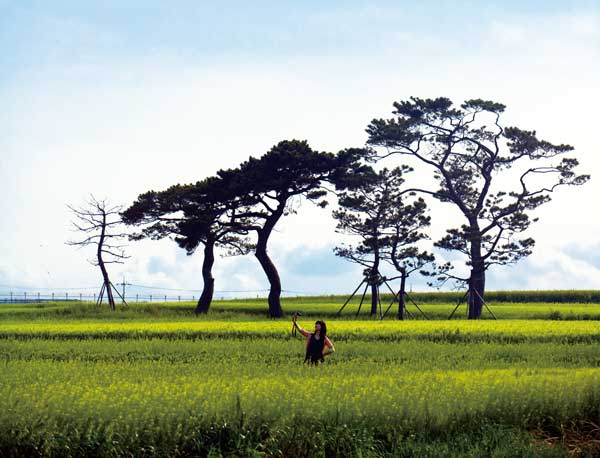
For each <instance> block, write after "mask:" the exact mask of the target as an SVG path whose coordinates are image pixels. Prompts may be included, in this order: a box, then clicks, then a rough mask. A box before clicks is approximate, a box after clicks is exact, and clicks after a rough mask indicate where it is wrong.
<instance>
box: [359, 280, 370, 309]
mask: <svg viewBox="0 0 600 458" xmlns="http://www.w3.org/2000/svg"><path fill="white" fill-rule="evenodd" d="M363 281H364V280H363ZM367 289H369V282H366V285H365V290H364V291H363V294H362V297H361V298H360V304H358V312H356V316H358V314H359V313H360V308H361V307H362V305H363V301H364V300H365V296H366V295H367Z"/></svg>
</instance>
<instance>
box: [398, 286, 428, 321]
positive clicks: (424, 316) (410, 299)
mask: <svg viewBox="0 0 600 458" xmlns="http://www.w3.org/2000/svg"><path fill="white" fill-rule="evenodd" d="M404 295H405V296H406V297H407V298H408V300H409V301H411V302H412V303H413V305H414V306H415V307H416V308H417V310H418V311H419V312H421V315H423V318H425V319H426V320H428V319H429V317H428V316H427V315H426V314H425V312H424V311H423V310H421V307H419V305H418V304H417V303H416V302H415V301H413V299H412V297H410V296H409V295H408V293H407V292H406V291H405V292H404ZM406 312H407V313H408V310H406Z"/></svg>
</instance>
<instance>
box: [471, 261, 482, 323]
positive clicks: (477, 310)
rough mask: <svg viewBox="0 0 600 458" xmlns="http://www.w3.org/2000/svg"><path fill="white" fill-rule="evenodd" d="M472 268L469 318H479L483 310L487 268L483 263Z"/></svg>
mask: <svg viewBox="0 0 600 458" xmlns="http://www.w3.org/2000/svg"><path fill="white" fill-rule="evenodd" d="M478 264H480V266H478V267H477V268H475V267H474V268H473V269H471V277H470V278H469V319H470V320H478V319H479V318H481V312H482V311H483V297H484V295H485V269H484V268H483V263H482V262H480V263H478Z"/></svg>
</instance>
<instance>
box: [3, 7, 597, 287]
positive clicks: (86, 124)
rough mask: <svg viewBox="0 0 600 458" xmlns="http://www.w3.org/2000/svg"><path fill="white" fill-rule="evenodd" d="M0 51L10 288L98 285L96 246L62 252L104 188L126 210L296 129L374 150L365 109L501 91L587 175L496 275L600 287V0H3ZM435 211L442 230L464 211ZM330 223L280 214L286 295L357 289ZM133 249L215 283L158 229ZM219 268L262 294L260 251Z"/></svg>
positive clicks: (154, 279) (133, 272) (546, 211)
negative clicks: (527, 252)
mask: <svg viewBox="0 0 600 458" xmlns="http://www.w3.org/2000/svg"><path fill="white" fill-rule="evenodd" d="M0 47H1V48H0V50H1V52H0V106H2V110H0V183H2V190H3V193H2V196H1V197H0V234H2V237H0V295H1V294H7V293H8V292H9V291H14V292H15V293H16V292H21V291H29V292H30V293H33V292H39V291H41V292H42V294H43V293H45V292H48V291H56V292H57V293H58V292H60V291H67V289H68V288H72V289H69V290H68V291H72V292H73V294H76V292H77V291H83V292H87V291H92V290H94V291H95V290H97V289H99V285H100V284H101V278H100V276H99V272H98V271H97V268H95V267H93V266H91V265H89V264H88V263H87V262H86V260H87V259H88V258H90V257H91V256H92V255H93V251H86V249H82V250H77V249H75V248H74V247H72V246H68V245H66V244H65V242H66V241H67V240H73V239H74V238H77V234H75V233H73V232H71V231H70V229H69V225H70V221H71V220H72V215H71V214H70V213H69V209H68V208H67V205H75V206H79V205H82V204H84V202H85V200H86V198H87V197H88V196H89V195H90V194H93V195H94V196H96V197H97V198H100V199H107V200H108V201H109V202H110V203H112V204H115V205H123V206H125V207H126V206H128V205H130V204H131V203H132V202H133V201H134V200H135V198H136V196H138V195H139V194H140V193H143V192H145V191H148V190H151V189H152V190H161V189H165V188H166V187H168V186H170V185H172V184H176V183H189V182H196V181H198V180H201V179H202V178H205V177H208V176H211V175H214V174H215V172H216V171H217V170H219V169H221V168H230V167H235V166H236V165H238V164H239V163H240V162H242V161H243V160H245V159H247V158H248V157H249V156H255V157H258V156H260V155H262V154H264V153H265V152H266V151H268V150H269V149H270V147H271V146H272V145H274V144H276V143H278V142H279V141H281V140H284V139H292V138H295V139H306V140H308V142H309V144H310V145H311V147H312V148H313V149H316V150H319V151H330V152H337V151H339V150H340V149H343V148H347V147H353V146H362V145H364V144H365V142H366V140H367V135H366V133H365V128H366V126H367V125H368V123H369V122H370V120H371V119H373V118H380V117H389V116H391V111H392V104H393V102H394V101H399V100H406V99H408V98H409V97H411V96H417V97H439V96H444V97H449V98H451V99H452V100H453V101H454V102H455V103H457V104H460V103H462V101H464V100H467V99H471V98H482V99H487V100H493V101H497V102H500V103H503V104H505V105H506V106H507V110H506V112H505V114H504V116H503V120H504V122H505V124H506V125H516V126H519V127H521V128H524V129H528V130H536V132H537V133H538V135H539V136H540V137H541V138H543V139H546V140H548V141H551V142H553V143H568V144H571V145H573V146H574V147H575V152H574V155H575V157H577V158H578V160H579V161H580V171H581V173H589V174H591V175H592V179H591V180H590V181H589V182H588V183H587V184H586V185H585V186H583V187H581V188H571V189H560V190H559V192H557V193H556V194H555V195H554V196H553V200H552V201H551V202H550V203H548V204H546V205H545V206H543V207H541V208H540V209H538V210H536V212H535V216H537V217H539V222H537V223H535V224H533V225H532V226H531V228H530V229H529V230H528V232H527V235H528V236H531V237H533V238H534V239H535V240H536V247H535V249H534V253H533V254H532V255H531V256H530V257H529V258H527V259H526V260H523V261H521V262H519V263H518V264H516V265H514V266H509V267H498V268H493V270H491V271H490V272H489V274H488V280H487V286H488V288H489V289H600V241H599V240H598V235H599V234H600V217H598V211H597V209H596V207H595V206H594V203H593V202H594V200H595V198H596V196H598V195H600V185H599V184H598V183H600V156H599V154H598V149H599V143H600V142H599V141H598V136H597V134H596V131H597V122H598V121H597V119H598V115H597V107H598V106H600V90H599V86H600V84H599V83H600V3H598V2H597V1H572V2H569V1H519V2H516V1H502V2H500V1H453V2H449V1H422V2H408V1H389V2H388V1H369V2H366V1H328V2H316V1H303V2H286V1H255V2H241V1H226V2H209V1H206V2H197V1H178V2H159V1H149V0H146V1H144V2H141V1H139V2H138V1H103V2H78V1H60V0H55V1H52V2H47V1H26V0H20V1H12V0H0ZM385 165H390V166H391V165H393V164H392V162H390V163H389V164H385ZM431 211H432V213H431V216H432V228H431V233H432V238H433V239H435V238H436V237H439V236H440V235H442V234H443V233H444V231H445V229H446V228H447V227H449V225H450V224H454V225H456V221H458V217H457V215H456V214H454V213H452V211H450V210H449V209H447V208H443V207H440V205H439V204H438V205H436V204H433V205H432V206H431ZM330 215H331V207H330V208H328V209H318V208H314V207H312V206H311V205H310V204H309V203H303V204H302V205H301V207H300V209H299V212H298V214H297V215H293V216H290V217H286V218H285V219H284V220H282V221H281V222H280V223H279V224H278V226H277V231H276V232H275V234H274V235H273V237H272V239H271V242H270V247H269V253H270V254H271V256H272V257H273V259H274V260H275V263H276V265H277V266H278V268H279V270H280V275H281V277H282V283H283V288H284V290H285V291H286V292H287V294H337V293H347V292H351V291H352V290H353V289H354V287H355V286H356V285H357V284H358V282H360V279H361V273H360V272H361V269H360V268H359V267H357V266H354V265H351V264H349V263H348V262H347V261H344V260H341V259H338V258H336V257H335V256H334V254H333V251H332V250H333V247H334V246H336V245H338V244H339V243H340V242H341V241H342V240H344V238H343V236H341V235H340V234H337V233H336V232H335V222H334V221H333V220H332V218H331V216H330ZM346 240H347V239H346ZM127 252H128V254H129V255H130V256H131V258H130V259H129V260H127V262H126V263H125V264H123V265H114V266H111V274H112V276H113V278H114V279H115V282H116V281H122V279H123V278H125V280H126V281H127V282H129V283H132V284H133V285H140V287H142V286H145V287H146V288H145V289H143V288H142V289H139V291H140V292H143V291H156V292H157V294H158V292H159V290H158V289H156V290H155V289H150V287H151V288H170V289H169V290H166V291H172V292H173V294H178V293H180V294H184V295H186V294H193V293H194V292H193V291H191V290H198V289H201V287H202V282H201V264H202V254H201V251H200V250H199V251H198V253H196V254H194V255H192V256H186V254H185V252H183V251H182V250H181V249H179V248H178V247H177V246H176V244H175V243H174V242H172V241H170V240H162V241H159V242H157V241H142V242H130V243H129V246H128V249H127ZM439 255H440V256H441V258H442V259H455V258H454V257H453V255H452V254H451V253H440V254H439ZM214 275H215V278H216V290H217V293H216V296H217V297H232V296H236V297H242V296H254V295H264V294H265V293H264V290H265V289H267V288H268V282H267V281H266V279H265V277H264V275H263V273H262V271H261V270H260V267H259V265H258V262H257V261H256V260H255V259H254V258H253V257H252V256H247V257H233V258H232V257H224V258H218V259H217V262H216V263H215V268H214ZM409 286H410V287H411V288H414V289H416V290H424V289H426V288H427V286H426V284H425V281H424V280H423V279H421V278H418V277H414V278H411V280H410V282H409ZM130 288H134V287H130ZM131 291H133V289H131ZM177 292H178V293H177ZM161 294H162V293H161ZM196 294H197V293H196Z"/></svg>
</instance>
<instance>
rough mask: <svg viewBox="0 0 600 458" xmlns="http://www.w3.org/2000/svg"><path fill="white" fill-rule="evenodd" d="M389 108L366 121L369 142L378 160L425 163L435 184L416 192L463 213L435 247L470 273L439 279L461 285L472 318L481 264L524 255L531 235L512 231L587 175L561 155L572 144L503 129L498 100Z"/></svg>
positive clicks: (481, 284) (476, 313) (480, 292)
mask: <svg viewBox="0 0 600 458" xmlns="http://www.w3.org/2000/svg"><path fill="white" fill-rule="evenodd" d="M394 108H395V110H394V112H393V113H394V115H395V117H393V118H391V119H375V120H373V121H372V122H371V124H370V125H369V126H368V128H367V132H368V134H369V140H368V143H369V144H370V145H371V146H373V147H382V153H381V155H380V156H379V157H380V158H384V157H388V156H391V155H401V156H404V157H405V158H412V159H414V161H415V162H416V163H419V164H420V165H421V166H423V168H426V169H427V168H428V169H429V171H430V172H432V173H433V177H434V179H435V181H436V183H437V185H435V186H432V187H426V186H418V187H415V188H414V189H415V191H419V192H422V193H424V194H429V195H431V196H433V197H435V198H436V199H438V200H440V201H441V202H445V203H449V204H452V205H453V206H454V207H455V208H457V209H458V211H459V212H460V214H462V217H463V221H464V222H463V224H462V225H461V226H460V227H455V228H451V229H448V230H447V235H446V236H445V237H443V238H442V239H441V240H439V241H438V242H437V243H436V245H437V246H438V247H440V248H443V249H446V250H453V251H458V252H460V253H463V254H464V255H465V256H466V259H467V266H468V267H469V268H470V273H469V275H468V276H467V277H459V276H456V275H452V274H451V272H450V271H446V272H445V275H441V276H440V277H439V279H440V280H441V281H445V280H447V279H455V280H458V281H460V282H464V283H466V284H467V286H468V289H469V292H470V293H471V294H469V295H468V297H469V318H470V319H477V318H479V317H480V316H481V312H482V307H483V304H484V295H485V273H486V271H487V269H488V268H489V267H490V266H492V265H496V264H498V265H505V264H511V263H515V262H517V261H518V260H519V259H521V258H523V257H526V256H528V255H529V254H531V250H532V248H533V246H534V243H535V242H534V240H533V239H532V238H529V237H523V238H521V237H520V236H519V235H520V234H521V233H522V232H524V231H525V230H526V229H527V228H528V227H529V225H530V224H531V222H532V221H536V219H533V220H532V219H530V217H529V213H530V212H531V211H532V210H534V209H536V208H537V207H539V206H540V205H542V204H544V203H546V202H549V201H550V194H551V193H552V192H553V191H555V190H556V188H558V187H560V186H577V185H582V184H584V183H585V182H586V181H588V179H589V175H577V174H576V173H575V168H576V166H577V165H578V162H577V160H576V159H574V158H567V157H564V155H565V154H567V153H570V152H571V151H572V150H573V147H572V146H569V145H564V144H559V145H555V144H552V143H550V142H548V141H545V140H540V139H538V138H537V136H536V133H535V131H527V130H522V129H519V128H517V127H504V126H503V125H502V124H501V122H500V117H501V115H502V113H503V112H504V109H505V106H504V105H502V104H499V103H495V102H490V101H485V100H480V99H477V100H468V101H466V102H465V103H463V104H462V105H461V106H460V107H455V106H453V103H452V102H451V101H450V100H449V99H447V98H437V99H433V100H431V99H419V98H411V99H410V100H408V101H403V102H399V103H394ZM511 183H512V184H511Z"/></svg>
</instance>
